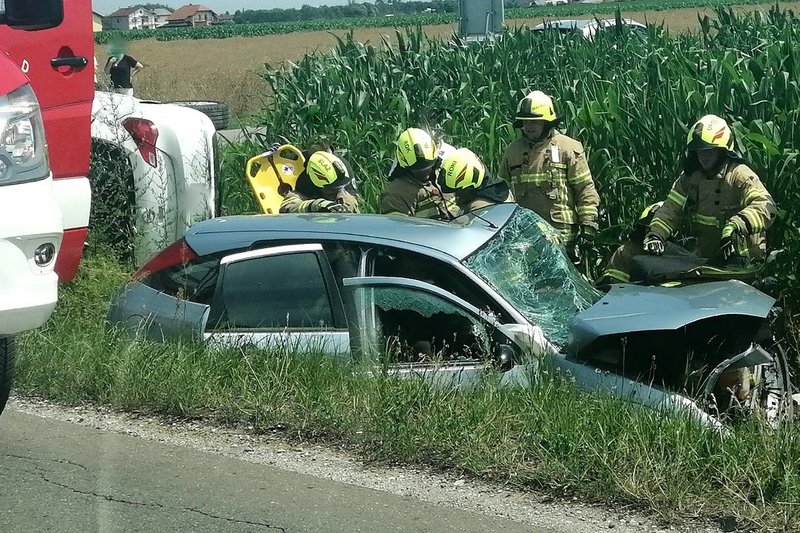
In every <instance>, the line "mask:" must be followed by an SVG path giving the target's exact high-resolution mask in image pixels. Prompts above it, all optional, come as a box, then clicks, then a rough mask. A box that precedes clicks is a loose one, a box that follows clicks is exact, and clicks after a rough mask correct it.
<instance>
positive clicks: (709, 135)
mask: <svg viewBox="0 0 800 533" xmlns="http://www.w3.org/2000/svg"><path fill="white" fill-rule="evenodd" d="M712 148H719V149H722V150H725V151H727V152H733V132H732V131H731V128H730V127H729V126H728V123H727V122H725V120H723V119H721V118H719V117H718V116H716V115H706V116H704V117H702V118H701V119H700V120H698V121H697V122H695V123H694V126H692V128H691V129H690V130H689V135H688V136H687V137H686V149H687V150H690V151H696V150H708V149H712Z"/></svg>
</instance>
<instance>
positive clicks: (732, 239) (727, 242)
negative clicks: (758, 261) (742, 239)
mask: <svg viewBox="0 0 800 533" xmlns="http://www.w3.org/2000/svg"><path fill="white" fill-rule="evenodd" d="M738 237H739V226H737V225H736V224H734V223H733V222H728V223H727V224H725V227H724V228H722V238H721V239H720V241H719V247H720V249H721V250H722V259H723V260H725V261H730V259H731V258H732V257H734V256H736V255H738V252H737V251H736V239H737V238H738Z"/></svg>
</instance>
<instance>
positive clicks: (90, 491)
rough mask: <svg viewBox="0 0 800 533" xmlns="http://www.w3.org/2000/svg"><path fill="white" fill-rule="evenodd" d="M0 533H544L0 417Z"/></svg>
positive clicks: (216, 458)
mask: <svg viewBox="0 0 800 533" xmlns="http://www.w3.org/2000/svg"><path fill="white" fill-rule="evenodd" d="M0 479H2V487H1V488H0V532H3V533H15V532H31V531H36V532H39V531H58V532H71V531H79V532H90V531H102V532H106V531H126V532H127V531H148V532H161V531H169V532H178V531H192V532H201V531H213V532H228V531H231V532H233V531H235V532H249V531H282V532H291V533H294V532H304V531H324V532H336V531H342V532H345V531H346V532H357V531H368V532H383V531H436V532H444V531H475V532H478V531H480V532H489V531H503V532H515V531H526V532H529V533H535V532H547V531H551V530H548V529H536V528H532V527H531V526H530V525H523V524H519V523H516V522H512V521H509V520H504V519H500V518H493V517H489V516H485V515H482V514H478V513H472V512H468V511H463V510H459V509H454V508H447V507H439V506H436V505H433V504H431V503H427V502H423V501H421V500H417V499H414V498H409V497H402V496H397V495H393V494H388V493H385V492H380V491H376V490H372V489H366V488H362V487H357V486H354V485H348V484H344V483H337V482H335V481H330V480H326V479H321V478H316V477H312V476H308V475H304V474H298V473H294V472H289V471H286V470H281V469H279V468H275V467H271V466H267V465H262V464H253V463H250V462H245V461H241V460H237V459H235V458H231V457H224V456H220V455H216V454H210V453H204V452H200V451H197V450H194V449H191V448H184V447H180V446H175V445H170V444H162V443H157V442H150V441H145V440H142V439H139V438H137V437H131V436H127V435H120V434H117V433H112V432H107V431H101V430H98V429H92V428H88V427H84V426H82V425H78V424H72V423H68V422H62V421H58V420H53V419H45V418H40V417H37V416H32V415H28V414H23V413H20V412H16V411H14V410H6V412H4V413H3V415H2V416H0Z"/></svg>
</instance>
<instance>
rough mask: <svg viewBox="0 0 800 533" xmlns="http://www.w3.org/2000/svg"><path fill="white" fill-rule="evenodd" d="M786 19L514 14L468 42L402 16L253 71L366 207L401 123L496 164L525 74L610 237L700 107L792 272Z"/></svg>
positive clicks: (795, 85)
mask: <svg viewBox="0 0 800 533" xmlns="http://www.w3.org/2000/svg"><path fill="white" fill-rule="evenodd" d="M798 42H800V19H798V17H796V16H795V15H794V14H793V13H791V12H787V11H782V10H779V9H777V8H772V9H770V10H769V11H766V12H754V13H751V14H746V15H743V14H737V13H734V12H731V11H727V10H722V9H721V10H718V11H717V14H716V17H715V18H712V19H707V20H704V21H703V23H702V24H701V29H700V31H699V32H696V33H684V34H681V35H670V34H669V33H668V32H667V31H665V30H664V29H663V28H657V27H650V28H649V31H648V33H647V35H646V36H645V37H641V36H639V35H636V34H632V33H630V32H627V31H622V32H610V31H609V32H600V33H599V34H598V36H597V38H596V39H595V40H594V41H593V42H587V41H585V40H584V39H582V38H580V37H579V36H575V35H561V34H556V33H552V34H539V33H534V32H530V31H528V30H527V29H522V28H520V29H515V30H511V31H509V32H508V33H507V34H506V35H504V36H502V37H500V38H498V39H496V40H494V41H488V42H485V43H482V44H472V45H467V44H465V43H462V42H460V41H459V40H457V39H454V40H450V41H442V40H431V39H428V38H426V37H425V35H424V33H423V31H422V29H421V28H407V29H406V30H404V31H402V32H400V31H398V35H397V44H392V43H390V42H389V40H388V39H387V40H384V41H383V42H382V43H380V44H378V45H372V44H363V43H359V42H357V41H356V40H355V39H354V38H353V35H352V34H350V35H348V36H345V37H342V38H340V39H339V41H338V42H337V45H336V47H335V49H334V50H333V52H332V53H330V54H321V53H315V54H310V55H308V56H306V57H304V58H303V59H302V60H300V61H298V62H297V63H294V64H290V65H287V66H284V67H282V68H280V69H270V70H268V71H267V72H266V73H265V78H266V79H267V80H268V81H269V83H270V85H271V88H272V91H273V93H274V95H275V96H274V100H273V101H272V103H271V104H270V106H269V107H268V108H267V109H265V110H264V111H263V113H262V121H263V123H264V125H266V126H267V127H268V130H269V131H274V132H281V134H282V135H284V136H286V137H288V138H291V139H295V140H296V142H298V143H301V144H302V143H305V142H309V141H310V140H312V139H314V138H317V137H319V136H321V135H324V136H326V137H328V138H329V139H331V140H332V141H333V142H334V144H336V145H337V146H338V147H340V148H341V149H344V150H345V151H346V155H347V157H348V158H349V159H350V160H351V161H352V162H353V163H354V164H355V168H356V170H357V172H358V173H359V178H360V179H361V181H362V192H363V195H364V197H365V203H366V207H367V209H368V210H374V209H375V208H376V206H377V203H378V200H379V198H380V192H381V191H382V189H383V187H384V184H385V176H386V173H387V169H388V167H389V165H390V162H391V160H392V157H393V155H394V153H393V149H394V146H393V142H394V139H395V138H396V136H397V134H398V133H399V132H400V131H401V130H402V129H404V128H406V127H409V126H413V125H424V126H427V127H434V126H436V127H439V128H441V130H442V131H443V132H444V135H445V138H446V139H447V140H448V141H449V142H450V143H451V144H454V145H456V146H465V147H468V148H470V149H472V150H473V151H475V152H476V153H477V154H478V155H479V156H481V158H482V159H483V160H484V163H485V164H486V166H487V168H488V169H489V170H490V171H496V169H497V167H498V165H499V163H500V158H501V156H502V152H503V150H504V148H505V147H506V146H507V145H508V143H509V142H511V141H512V140H513V139H514V137H515V136H516V135H517V132H515V131H514V130H513V129H512V127H511V123H510V122H511V121H510V116H511V113H513V110H514V109H515V106H516V104H517V102H518V101H519V99H520V98H521V97H522V96H523V95H524V94H525V93H526V92H527V91H529V90H532V89H535V88H537V89H541V90H544V91H545V92H548V93H550V94H552V95H553V97H554V99H555V101H556V107H557V112H558V113H559V115H560V116H561V117H562V118H563V122H562V124H561V126H560V127H561V129H562V130H564V131H565V132H566V133H568V134H570V135H572V136H574V137H576V138H578V139H579V140H581V141H582V142H583V143H584V145H585V146H586V148H587V152H588V156H589V162H590V166H591V168H592V169H593V172H594V174H595V177H596V183H597V186H598V189H599V192H600V194H601V197H602V198H603V210H602V211H603V227H604V229H603V231H602V233H601V236H600V237H601V239H600V240H601V242H608V243H613V242H616V241H617V240H618V239H619V237H620V235H622V234H623V232H624V229H625V228H626V226H627V225H628V224H630V223H631V221H633V220H635V218H636V217H637V216H638V214H639V213H640V212H641V210H642V209H643V208H644V207H645V206H646V205H648V204H650V203H652V202H655V201H658V200H661V199H663V198H664V197H665V196H666V193H667V191H668V190H669V188H670V186H671V184H672V182H673V181H674V180H675V179H676V178H677V176H678V173H679V171H680V168H681V157H682V153H683V149H684V143H685V139H686V133H687V131H688V128H689V127H690V126H691V124H692V123H693V122H694V121H695V120H696V119H697V118H698V117H700V116H702V115H704V114H706V113H715V114H719V115H721V116H723V117H725V118H726V119H728V121H729V122H730V123H731V124H732V125H733V127H734V129H735V131H736V134H737V139H738V146H739V149H740V150H741V152H742V154H743V155H744V156H745V157H746V158H747V159H748V160H749V161H750V162H751V164H752V166H753V168H754V169H755V170H756V171H757V172H758V173H759V175H760V176H761V177H762V179H763V181H764V183H765V184H766V186H767V187H768V188H769V190H770V191H771V192H772V194H773V196H774V197H775V200H776V201H777V203H778V205H779V207H780V208H781V213H780V215H779V218H778V221H777V223H776V225H775V227H774V228H773V230H772V231H771V232H770V241H771V245H772V246H773V248H783V249H786V250H787V251H788V253H787V254H784V256H785V257H786V258H787V259H786V261H785V264H779V265H778V266H777V268H778V270H779V271H780V272H782V274H783V275H784V277H785V278H786V279H787V281H790V282H791V283H795V281H793V277H792V276H793V272H794V270H793V265H792V264H791V260H790V259H789V258H790V257H792V256H793V254H796V253H797V252H800V229H799V228H800V220H798V216H797V214H796V211H797V210H796V202H797V200H796V199H797V198H798V197H800V179H798V177H797V176H799V175H800V159H799V158H798V148H797V147H798V141H800V116H799V115H800V105H798V104H799V103H800V48H798V47H797V46H796V43H798Z"/></svg>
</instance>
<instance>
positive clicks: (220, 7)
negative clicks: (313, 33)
mask: <svg viewBox="0 0 800 533" xmlns="http://www.w3.org/2000/svg"><path fill="white" fill-rule="evenodd" d="M360 1H361V0H360ZM137 3H142V4H148V3H152V4H166V5H168V6H170V7H172V8H174V9H177V8H179V7H181V6H183V5H186V4H202V5H204V6H206V7H207V8H210V9H213V10H214V11H216V12H217V13H225V12H226V11H229V12H230V13H233V12H234V11H236V10H237V9H272V8H282V9H288V8H297V7H301V6H302V5H303V4H308V5H310V6H315V7H316V6H322V5H326V6H336V5H343V4H346V3H347V0H186V1H180V0H177V1H176V0H161V1H159V0H143V1H142V2H137V0H92V8H93V9H94V10H95V11H97V12H98V13H100V14H101V15H108V14H110V13H112V12H113V11H116V10H117V9H119V8H121V7H127V6H129V5H131V4H133V5H135V4H137Z"/></svg>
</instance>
